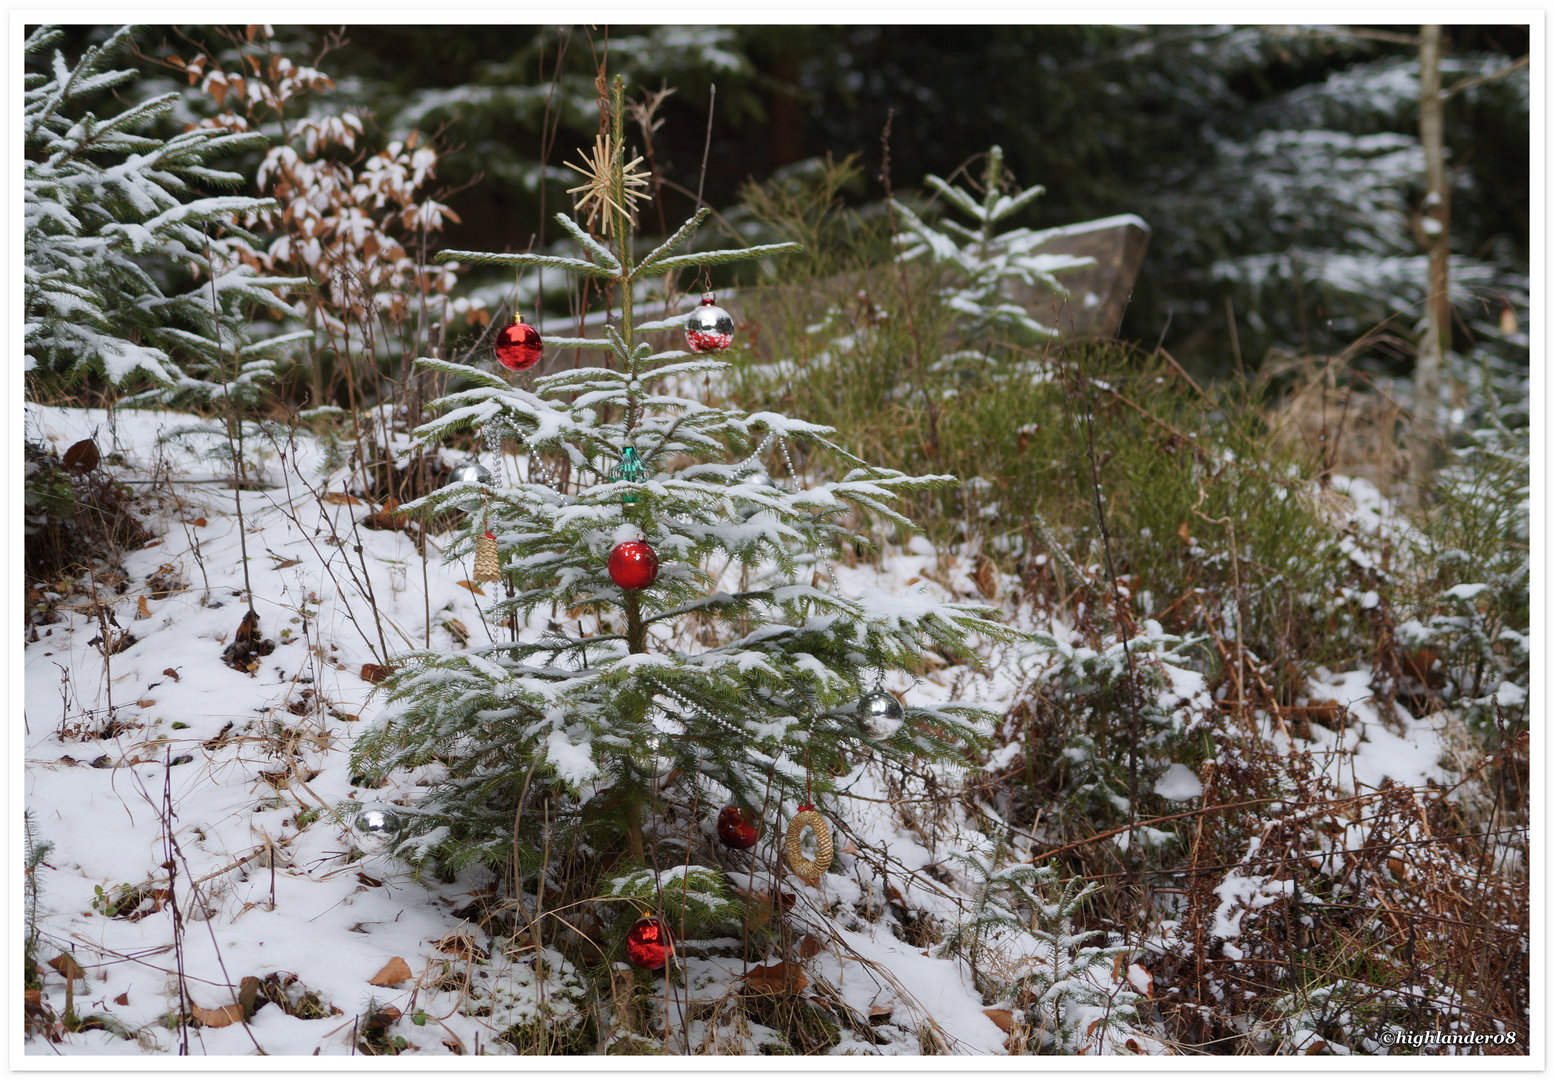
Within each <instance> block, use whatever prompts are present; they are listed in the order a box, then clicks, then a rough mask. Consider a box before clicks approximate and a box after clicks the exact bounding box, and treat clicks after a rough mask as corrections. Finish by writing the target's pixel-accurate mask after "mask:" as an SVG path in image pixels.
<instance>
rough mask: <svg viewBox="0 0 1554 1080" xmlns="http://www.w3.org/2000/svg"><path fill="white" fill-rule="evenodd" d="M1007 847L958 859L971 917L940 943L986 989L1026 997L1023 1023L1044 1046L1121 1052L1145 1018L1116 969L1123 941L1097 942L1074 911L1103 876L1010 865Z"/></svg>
mask: <svg viewBox="0 0 1554 1080" xmlns="http://www.w3.org/2000/svg"><path fill="white" fill-rule="evenodd" d="M1011 854H1012V853H1011V852H1010V851H1009V849H1008V848H1007V846H1005V845H1003V844H996V845H994V847H993V848H992V849H991V850H989V851H985V852H975V851H971V852H964V853H960V854H957V855H955V856H954V858H955V860H956V861H957V862H959V863H960V865H961V866H962V867H963V869H964V872H965V873H966V875H967V876H968V877H969V878H970V879H971V895H972V909H971V912H970V917H969V918H967V919H965V920H964V921H963V922H961V923H960V924H959V925H957V926H956V927H955V929H954V930H953V932H952V933H951V934H950V935H949V936H948V937H946V938H945V940H944V942H943V944H941V945H940V946H939V951H940V952H941V953H942V954H951V955H953V954H959V955H963V956H965V957H966V958H967V960H968V962H969V963H970V964H971V968H972V971H973V972H975V973H976V974H977V976H978V978H979V982H980V984H981V985H982V988H983V992H984V994H986V995H989V996H993V997H998V998H1002V999H1005V1000H1015V999H1018V1000H1019V1001H1020V1002H1023V1003H1025V1004H1024V1006H1023V1011H1024V1017H1023V1020H1024V1024H1025V1026H1026V1028H1027V1029H1028V1030H1029V1031H1030V1032H1031V1034H1032V1035H1033V1036H1034V1038H1035V1039H1036V1040H1037V1041H1038V1042H1039V1045H1040V1046H1041V1048H1042V1049H1044V1050H1047V1051H1049V1052H1051V1051H1055V1052H1057V1053H1065V1054H1072V1053H1081V1052H1084V1051H1085V1050H1099V1051H1100V1052H1102V1053H1107V1052H1114V1051H1113V1047H1112V1046H1111V1045H1110V1044H1111V1043H1114V1042H1115V1043H1120V1042H1121V1041H1122V1040H1123V1039H1125V1038H1127V1036H1128V1034H1130V1032H1131V1030H1132V1025H1133V1024H1135V1023H1136V1022H1137V1020H1138V1014H1137V1010H1136V1009H1135V1008H1134V1004H1133V1003H1134V1002H1136V1001H1137V1000H1138V999H1139V995H1138V994H1136V993H1134V992H1133V991H1132V990H1129V989H1127V988H1126V987H1125V986H1124V985H1120V984H1119V983H1118V981H1117V980H1116V979H1115V978H1114V974H1113V970H1114V967H1115V966H1116V964H1117V958H1118V957H1120V956H1125V955H1127V954H1128V953H1129V951H1130V950H1129V949H1128V948H1127V947H1126V946H1121V945H1112V946H1106V945H1097V944H1094V940H1095V939H1096V938H1098V937H1101V936H1102V935H1101V932H1100V931H1097V930H1076V929H1075V928H1074V917H1075V916H1076V915H1078V914H1079V911H1080V908H1081V906H1082V905H1083V904H1084V902H1085V900H1086V898H1087V897H1089V896H1090V894H1091V893H1093V892H1095V891H1096V890H1097V889H1099V888H1100V884H1099V883H1098V882H1094V881H1092V882H1089V883H1086V884H1082V883H1081V882H1080V881H1078V880H1076V879H1069V880H1067V881H1059V880H1058V875H1057V871H1056V870H1054V869H1053V868H1052V867H1050V866H1031V865H1029V864H1028V863H1019V862H1011Z"/></svg>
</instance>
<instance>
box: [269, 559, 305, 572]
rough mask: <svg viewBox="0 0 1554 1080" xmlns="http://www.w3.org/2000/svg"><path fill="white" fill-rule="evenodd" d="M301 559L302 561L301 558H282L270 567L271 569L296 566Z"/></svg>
mask: <svg viewBox="0 0 1554 1080" xmlns="http://www.w3.org/2000/svg"><path fill="white" fill-rule="evenodd" d="M301 561H302V560H301V559H282V560H281V561H280V562H278V563H276V564H275V565H274V566H273V567H271V569H273V570H284V569H286V568H287V567H288V566H296V565H297V564H298V563H300V562H301Z"/></svg>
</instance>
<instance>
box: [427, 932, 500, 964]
mask: <svg viewBox="0 0 1554 1080" xmlns="http://www.w3.org/2000/svg"><path fill="white" fill-rule="evenodd" d="M432 948H434V949H436V950H437V951H438V952H445V953H453V954H454V955H455V956H462V957H464V958H465V959H466V960H470V959H473V960H484V959H486V956H487V953H486V950H484V949H482V948H481V947H480V946H479V945H476V944H475V939H474V938H472V937H470V936H469V935H468V934H458V933H449V934H444V935H443V936H442V938H441V939H439V940H438V941H437V943H436V944H434V945H433V946H432Z"/></svg>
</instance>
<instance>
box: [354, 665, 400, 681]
mask: <svg viewBox="0 0 1554 1080" xmlns="http://www.w3.org/2000/svg"><path fill="white" fill-rule="evenodd" d="M392 674H394V668H392V667H387V666H385V665H383V664H363V665H362V681H363V682H370V683H380V682H382V681H383V680H384V679H386V678H388V677H389V676H390V675H392Z"/></svg>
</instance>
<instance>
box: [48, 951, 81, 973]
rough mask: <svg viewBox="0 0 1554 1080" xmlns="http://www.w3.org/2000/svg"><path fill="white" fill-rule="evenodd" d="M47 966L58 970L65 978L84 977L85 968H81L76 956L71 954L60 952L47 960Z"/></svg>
mask: <svg viewBox="0 0 1554 1080" xmlns="http://www.w3.org/2000/svg"><path fill="white" fill-rule="evenodd" d="M49 967H51V968H53V969H54V970H55V971H57V972H59V973H60V974H61V975H63V976H64V977H65V978H67V979H84V978H86V971H85V969H84V968H82V967H81V965H80V964H78V963H76V958H75V957H73V956H71V955H70V954H69V953H60V954H59V955H58V956H56V957H54V959H52V960H50V961H49Z"/></svg>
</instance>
